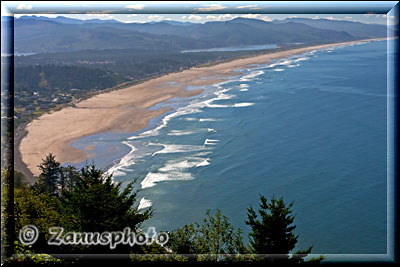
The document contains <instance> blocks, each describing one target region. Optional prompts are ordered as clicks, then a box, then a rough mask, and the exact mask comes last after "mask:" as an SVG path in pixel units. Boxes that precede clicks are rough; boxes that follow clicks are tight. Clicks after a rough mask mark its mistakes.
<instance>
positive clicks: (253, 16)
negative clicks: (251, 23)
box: [241, 14, 261, 19]
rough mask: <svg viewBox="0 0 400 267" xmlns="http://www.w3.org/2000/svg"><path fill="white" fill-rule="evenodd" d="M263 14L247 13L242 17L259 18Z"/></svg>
mask: <svg viewBox="0 0 400 267" xmlns="http://www.w3.org/2000/svg"><path fill="white" fill-rule="evenodd" d="M260 16H261V15H260V14H247V15H242V16H241V17H242V18H247V19H258V18H259V17H260Z"/></svg>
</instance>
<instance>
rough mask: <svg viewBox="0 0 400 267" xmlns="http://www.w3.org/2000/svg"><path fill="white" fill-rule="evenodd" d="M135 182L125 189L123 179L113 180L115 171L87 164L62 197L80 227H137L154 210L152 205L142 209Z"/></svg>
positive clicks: (120, 229)
mask: <svg viewBox="0 0 400 267" xmlns="http://www.w3.org/2000/svg"><path fill="white" fill-rule="evenodd" d="M135 182H136V180H134V181H133V182H131V183H129V184H128V185H127V186H126V187H125V188H124V190H122V189H121V185H122V183H121V182H118V183H117V182H113V180H112V175H107V174H105V173H104V172H103V171H102V170H99V169H96V167H95V166H94V165H91V166H85V167H84V168H82V170H81V173H80V174H79V175H78V176H77V177H76V178H75V182H74V186H72V187H66V188H65V189H64V190H63V191H62V198H61V199H60V200H61V202H62V205H63V207H64V208H65V209H66V212H68V214H70V216H72V217H74V218H75V219H76V220H77V222H78V224H77V225H76V229H75V230H77V231H89V232H96V231H97V232H104V231H122V230H123V229H124V228H125V227H130V228H131V230H132V231H134V230H136V229H137V228H138V227H139V226H140V224H141V223H142V222H143V221H145V220H147V219H149V218H150V216H151V214H152V209H151V208H149V209H147V210H145V211H144V212H143V213H140V212H139V210H138V205H137V204H136V200H137V192H138V190H134V183H135Z"/></svg>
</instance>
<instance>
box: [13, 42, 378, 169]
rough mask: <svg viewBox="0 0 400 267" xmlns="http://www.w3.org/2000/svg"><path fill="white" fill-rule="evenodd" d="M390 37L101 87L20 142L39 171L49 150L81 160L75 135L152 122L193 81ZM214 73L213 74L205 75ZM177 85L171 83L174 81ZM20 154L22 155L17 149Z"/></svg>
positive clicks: (36, 125)
mask: <svg viewBox="0 0 400 267" xmlns="http://www.w3.org/2000/svg"><path fill="white" fill-rule="evenodd" d="M384 39H386V38H377V39H366V40H357V41H351V42H342V43H332V44H323V45H315V46H308V47H302V48H295V49H291V50H285V51H278V52H274V53H267V54H263V55H257V56H252V57H248V58H241V59H235V60H232V61H229V62H223V63H219V64H216V65H211V66H206V67H204V66H203V67H202V66H200V67H199V66H198V67H193V68H190V69H187V70H184V71H181V72H176V73H170V74H166V75H163V76H159V77H156V78H153V79H150V80H147V81H145V82H143V83H140V84H136V85H133V86H129V87H126V88H123V89H118V90H115V91H111V92H106V93H101V94H98V95H95V96H93V97H91V98H89V99H86V100H83V101H81V102H79V103H77V104H76V107H66V108H63V109H62V110H60V111H56V112H53V113H50V114H44V115H42V116H41V117H39V118H38V119H35V120H34V121H32V122H31V123H29V124H28V125H27V126H26V127H25V128H24V131H26V132H27V133H26V134H25V135H24V136H22V137H21V140H20V142H19V144H16V147H17V148H18V149H17V150H18V151H19V153H20V157H21V159H22V160H21V162H22V164H25V165H26V167H27V170H29V171H30V172H31V173H33V174H34V175H36V176H37V175H38V174H39V170H38V169H37V167H36V166H37V165H39V164H40V162H41V160H42V158H44V157H45V156H46V155H47V154H48V153H53V154H55V155H56V159H57V161H59V162H61V163H65V162H72V163H79V162H82V161H83V160H85V158H87V157H88V155H87V153H86V152H84V151H82V150H79V149H76V148H73V147H71V143H73V142H74V140H76V139H79V138H81V137H85V136H89V135H93V134H96V133H100V132H105V131H114V132H134V131H138V130H140V129H143V128H146V127H147V125H148V123H149V121H150V119H152V118H155V117H158V116H161V115H163V114H165V113H166V112H167V111H169V109H165V108H164V109H157V110H148V108H150V107H153V106H154V105H156V104H158V103H161V102H164V101H167V100H168V99H171V98H173V97H192V96H196V95H198V94H200V93H201V92H202V91H203V90H202V89H200V90H190V91H189V90H186V89H185V88H186V87H187V86H188V85H192V86H207V85H211V84H215V83H218V82H221V81H224V79H225V78H226V77H228V76H232V75H235V76H236V75H238V72H234V71H235V70H236V71H237V69H240V68H243V67H245V66H247V65H249V64H263V63H268V62H269V61H270V60H274V59H280V58H285V57H288V56H291V55H295V54H301V53H304V52H307V51H311V50H319V49H324V48H328V47H334V46H340V45H351V44H356V43H362V42H368V41H375V40H384ZM204 77H211V78H209V79H201V78H204ZM172 81H173V82H176V83H178V86H177V85H168V84H167V83H168V82H172ZM16 156H19V155H18V153H16Z"/></svg>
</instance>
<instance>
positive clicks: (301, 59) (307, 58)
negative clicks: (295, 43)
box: [294, 57, 310, 62]
mask: <svg viewBox="0 0 400 267" xmlns="http://www.w3.org/2000/svg"><path fill="white" fill-rule="evenodd" d="M309 59H310V58H309V57H300V58H297V59H295V60H294V62H299V61H305V60H309Z"/></svg>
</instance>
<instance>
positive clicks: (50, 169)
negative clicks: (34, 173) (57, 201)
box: [38, 153, 61, 194]
mask: <svg viewBox="0 0 400 267" xmlns="http://www.w3.org/2000/svg"><path fill="white" fill-rule="evenodd" d="M60 165H61V164H60V163H59V162H57V161H56V160H55V156H54V155H53V154H51V153H50V154H49V155H47V156H46V158H45V159H43V160H42V163H41V164H40V165H39V166H38V167H39V169H40V170H41V172H42V173H41V174H40V176H39V185H43V186H42V188H43V190H47V191H48V192H50V193H51V194H55V193H56V190H57V185H58V184H59V180H60V171H61V166H60Z"/></svg>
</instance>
